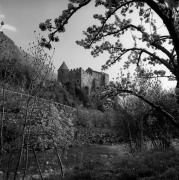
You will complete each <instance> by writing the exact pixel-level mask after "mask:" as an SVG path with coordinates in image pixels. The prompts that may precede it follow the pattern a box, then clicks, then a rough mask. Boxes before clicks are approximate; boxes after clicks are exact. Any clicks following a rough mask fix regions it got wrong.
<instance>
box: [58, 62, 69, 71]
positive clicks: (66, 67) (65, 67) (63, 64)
mask: <svg viewBox="0 0 179 180" xmlns="http://www.w3.org/2000/svg"><path fill="white" fill-rule="evenodd" d="M59 69H68V66H67V65H66V63H65V62H64V61H63V63H62V65H61V66H60V68H59Z"/></svg>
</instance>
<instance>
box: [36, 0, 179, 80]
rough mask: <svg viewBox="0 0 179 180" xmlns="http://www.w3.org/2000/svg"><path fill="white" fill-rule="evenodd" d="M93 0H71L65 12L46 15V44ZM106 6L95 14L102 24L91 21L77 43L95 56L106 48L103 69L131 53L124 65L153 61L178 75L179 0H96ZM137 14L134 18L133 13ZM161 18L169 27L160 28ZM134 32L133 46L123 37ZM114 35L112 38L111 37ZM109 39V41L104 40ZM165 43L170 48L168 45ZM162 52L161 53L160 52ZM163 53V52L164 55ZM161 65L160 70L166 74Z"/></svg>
mask: <svg viewBox="0 0 179 180" xmlns="http://www.w3.org/2000/svg"><path fill="white" fill-rule="evenodd" d="M90 2H91V0H80V1H79V0H70V3H69V4H68V8H67V9H66V10H64V11H63V12H62V15H60V16H59V17H57V18H55V19H54V23H52V20H51V19H47V20H46V21H45V22H44V23H41V24H40V26H39V27H40V29H41V30H43V31H46V30H48V31H49V36H48V40H47V39H45V40H44V41H43V42H44V44H43V46H45V45H46V46H47V45H50V43H51V42H52V41H55V39H56V37H55V35H56V34H57V33H61V32H64V31H65V25H66V24H67V23H68V21H69V19H70V18H71V17H72V16H73V14H75V13H76V12H77V11H78V10H79V9H81V8H83V7H84V6H86V5H88V4H89V3H90ZM171 2H172V3H171ZM98 6H99V7H100V6H102V7H104V9H105V12H104V13H103V14H94V16H93V17H94V19H96V20H98V21H99V25H92V26H90V27H88V28H87V30H86V31H84V35H85V38H84V39H83V40H81V41H77V44H79V45H81V46H83V47H85V48H87V49H89V48H91V50H92V51H91V53H92V55H93V56H94V57H96V56H98V55H99V54H101V53H103V52H107V53H109V60H107V61H106V64H105V65H104V66H103V68H104V69H106V68H107V67H109V66H111V65H112V64H114V63H116V62H117V61H121V60H122V59H123V56H124V55H126V54H129V57H128V59H127V60H126V63H125V67H128V66H129V64H131V63H133V64H137V65H141V64H142V62H145V61H146V62H147V63H148V64H151V65H154V66H155V65H156V64H162V65H164V66H165V67H166V68H167V69H169V71H170V72H171V73H172V74H173V75H174V76H175V77H176V79H178V78H179V76H178V73H177V72H178V71H177V69H178V64H179V63H178V61H179V57H178V56H179V50H178V49H179V48H178V47H179V44H178V42H179V41H178V37H179V36H178V25H177V23H178V11H177V8H178V3H177V2H175V1H170V2H169V1H161V0H157V1H154V0H152V1H148V0H140V1H138V0H124V1H122V0H120V1H118V0H96V1H95V7H96V8H97V7H98ZM133 15H135V21H134V18H132V16H133ZM160 19H161V21H163V25H164V27H165V29H166V31H163V32H161V31H160V28H159V26H160V23H159V22H160ZM130 32H131V39H133V43H130V45H131V47H127V46H126V45H125V44H124V43H123V37H124V38H125V37H126V36H129V35H130ZM109 37H112V40H111V41H110V40H109ZM104 39H106V41H105V40H104ZM166 46H167V47H168V48H166ZM159 52H160V53H159ZM161 53H162V55H161ZM163 70H164V68H163V67H162V69H161V72H160V74H161V75H164V73H165V72H164V71H163Z"/></svg>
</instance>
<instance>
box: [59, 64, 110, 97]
mask: <svg viewBox="0 0 179 180" xmlns="http://www.w3.org/2000/svg"><path fill="white" fill-rule="evenodd" d="M58 81H59V82H61V83H62V84H67V83H71V85H73V86H75V87H77V88H80V89H85V90H86V91H87V93H88V94H90V92H91V91H93V90H96V89H99V88H100V87H102V86H106V85H108V83H109V75H108V74H106V73H102V72H97V71H94V70H92V69H91V68H88V69H87V70H86V71H85V70H83V69H82V68H77V69H73V70H69V69H68V67H67V65H66V63H65V62H63V63H62V65H61V66H60V68H59V69H58Z"/></svg>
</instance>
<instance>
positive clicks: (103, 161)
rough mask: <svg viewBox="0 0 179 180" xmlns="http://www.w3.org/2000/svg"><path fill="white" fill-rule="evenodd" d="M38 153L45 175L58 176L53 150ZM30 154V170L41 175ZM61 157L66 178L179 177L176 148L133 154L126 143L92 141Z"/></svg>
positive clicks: (146, 179)
mask: <svg viewBox="0 0 179 180" xmlns="http://www.w3.org/2000/svg"><path fill="white" fill-rule="evenodd" d="M37 155H38V157H39V160H40V165H41V168H42V171H43V173H44V177H45V178H44V179H46V180H47V179H48V180H52V179H53V180H55V179H59V166H58V163H57V158H56V156H54V154H53V152H52V151H47V152H45V153H40V152H39V153H37ZM29 158H30V164H29V167H28V174H29V175H30V174H33V175H34V179H35V176H36V178H37V177H39V176H38V169H37V166H36V164H35V161H34V159H33V156H32V155H31V154H30V157H29ZM16 159H17V158H15V157H14V158H13V161H11V171H13V166H14V164H16ZM62 160H63V162H64V165H65V179H64V180H165V179H166V180H179V151H178V150H173V149H168V150H163V151H162V150H160V151H148V152H143V153H136V154H134V155H133V156H132V155H129V154H126V150H125V148H124V147H118V148H117V146H116V147H115V146H104V145H92V146H84V147H74V148H72V149H71V150H70V151H69V153H68V155H67V157H65V156H64V158H63V159H62ZM4 162H5V159H4ZM3 167H4V170H5V167H6V164H5V163H3V164H1V170H3ZM22 170H23V163H22V165H21V171H22ZM53 173H55V174H53ZM37 179H38V178H37ZM39 179H40V177H39Z"/></svg>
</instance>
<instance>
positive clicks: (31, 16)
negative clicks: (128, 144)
mask: <svg viewBox="0 0 179 180" xmlns="http://www.w3.org/2000/svg"><path fill="white" fill-rule="evenodd" d="M67 4H68V1H67V0H0V19H3V20H4V22H5V25H4V29H3V32H4V33H5V34H6V35H7V36H8V37H10V38H11V39H12V40H13V41H14V42H15V44H16V45H18V46H20V47H23V48H24V49H27V48H28V47H29V43H32V42H33V41H34V40H35V34H34V31H36V32H37V33H42V32H41V31H40V30H39V28H38V26H39V23H40V22H44V21H45V20H46V19H47V18H52V19H54V18H55V17H58V16H59V15H60V14H61V12H62V10H64V9H66V7H67ZM93 7H94V6H93V3H91V4H89V5H88V6H86V7H84V8H82V9H81V10H80V11H79V12H77V13H76V14H75V15H74V16H73V17H72V18H71V20H70V21H69V23H68V25H67V26H66V32H65V33H63V34H60V35H59V37H60V42H58V43H56V44H55V45H54V46H55V55H54V58H53V63H54V66H55V71H57V69H58V68H59V67H60V65H61V64H62V62H63V61H65V62H66V64H67V66H68V67H69V69H73V68H78V67H82V68H83V69H87V68H88V67H91V68H92V69H94V70H96V71H101V66H102V65H103V64H104V63H105V61H106V60H107V59H108V56H107V55H105V54H104V55H100V56H99V57H97V58H93V57H92V56H91V54H90V50H86V49H84V48H83V47H81V46H78V45H77V44H76V43H75V41H76V40H80V39H82V38H83V37H84V36H83V34H82V31H83V30H86V28H87V27H88V26H90V25H92V24H94V22H95V21H94V19H93V14H94V13H95V11H97V9H96V8H93ZM101 11H102V10H101ZM124 41H125V42H126V43H128V44H129V42H131V38H130V36H126V37H125V39H124ZM120 68H122V64H121V63H116V64H115V65H113V66H112V67H110V68H109V69H108V70H107V71H105V72H106V73H108V74H109V76H110V80H112V79H113V78H115V77H117V74H118V73H119V72H120Z"/></svg>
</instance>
